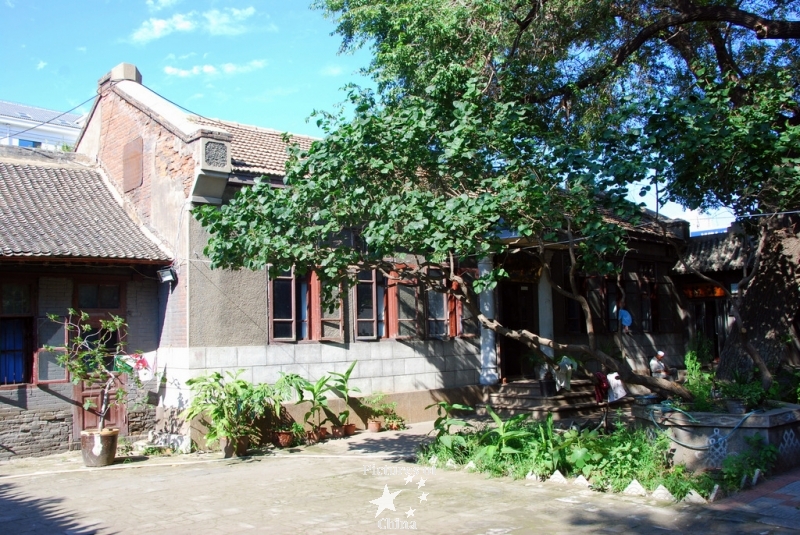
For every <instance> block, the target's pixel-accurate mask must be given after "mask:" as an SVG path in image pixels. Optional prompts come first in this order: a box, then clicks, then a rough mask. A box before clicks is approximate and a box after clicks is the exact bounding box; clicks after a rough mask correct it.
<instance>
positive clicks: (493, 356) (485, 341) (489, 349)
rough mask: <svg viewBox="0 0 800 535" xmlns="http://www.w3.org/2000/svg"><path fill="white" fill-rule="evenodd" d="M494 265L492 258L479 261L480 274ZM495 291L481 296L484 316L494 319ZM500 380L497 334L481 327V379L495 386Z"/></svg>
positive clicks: (485, 383) (485, 291) (484, 383)
mask: <svg viewBox="0 0 800 535" xmlns="http://www.w3.org/2000/svg"><path fill="white" fill-rule="evenodd" d="M493 265H494V263H493V261H492V259H491V257H486V258H481V259H480V260H479V261H478V272H479V273H480V274H481V275H484V274H486V273H488V272H490V271H491V270H492V267H493ZM494 299H495V295H494V289H492V290H484V291H483V292H481V294H480V307H481V312H482V313H483V315H484V316H486V317H487V318H489V319H494V314H495V311H494ZM499 380H500V377H499V376H498V373H497V345H496V341H495V332H494V331H493V330H491V329H487V328H486V327H484V326H483V325H481V378H480V383H481V384H482V385H495V384H497V382H498V381H499Z"/></svg>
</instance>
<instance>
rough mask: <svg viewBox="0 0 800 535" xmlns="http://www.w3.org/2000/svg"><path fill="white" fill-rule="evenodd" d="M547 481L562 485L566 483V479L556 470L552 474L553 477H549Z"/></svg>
mask: <svg viewBox="0 0 800 535" xmlns="http://www.w3.org/2000/svg"><path fill="white" fill-rule="evenodd" d="M547 481H549V482H550V483H561V484H564V483H566V482H567V478H565V477H564V476H562V475H561V472H559V471H558V470H556V471H555V472H553V475H552V476H550V478H549V479H548V480H547Z"/></svg>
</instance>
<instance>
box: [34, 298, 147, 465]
mask: <svg viewBox="0 0 800 535" xmlns="http://www.w3.org/2000/svg"><path fill="white" fill-rule="evenodd" d="M109 317H110V319H100V320H99V322H92V321H91V319H92V318H91V317H90V316H89V314H87V313H86V312H78V311H76V310H74V309H72V308H70V309H69V310H68V316H67V317H66V318H61V317H58V316H56V315H54V314H48V318H49V319H50V320H51V321H54V322H56V323H61V324H63V325H64V327H65V329H66V331H67V333H68V334H69V343H68V344H67V346H66V347H65V348H63V349H61V348H55V347H51V346H45V350H47V351H49V352H51V353H53V354H55V355H56V359H57V361H58V364H59V365H61V366H63V367H64V368H66V370H67V371H68V372H69V375H70V378H71V379H72V382H73V383H75V384H81V383H89V384H95V385H99V386H100V390H101V394H100V406H99V407H97V406H96V403H94V402H93V401H92V400H87V401H86V402H85V403H84V405H83V410H85V411H93V412H94V414H95V415H96V417H97V422H98V423H97V428H96V429H85V430H83V431H81V455H82V456H83V462H84V464H85V465H86V466H107V465H109V464H112V463H113V462H114V458H115V456H116V452H117V438H118V436H119V429H107V428H106V426H105V422H106V417H107V415H108V411H109V409H110V408H111V407H112V406H115V405H118V404H123V403H125V402H126V400H127V397H128V396H127V392H126V391H125V388H124V386H125V382H124V380H123V378H124V377H125V376H127V377H128V378H129V379H130V380H132V381H133V382H134V384H135V385H136V386H141V385H142V383H141V380H140V379H139V374H138V372H139V371H142V370H146V369H149V367H148V364H147V361H146V360H145V359H144V357H143V356H142V355H140V354H136V353H134V354H128V353H126V352H125V335H126V331H127V324H126V323H125V320H124V319H123V318H121V317H119V316H115V315H113V314H110V315H109ZM98 323H99V328H97V324H98ZM112 391H116V392H115V393H114V395H113V396H112Z"/></svg>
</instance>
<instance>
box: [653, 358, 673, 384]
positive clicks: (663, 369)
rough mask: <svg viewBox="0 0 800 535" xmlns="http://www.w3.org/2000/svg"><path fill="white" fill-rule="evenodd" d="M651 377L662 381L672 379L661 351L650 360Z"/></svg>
mask: <svg viewBox="0 0 800 535" xmlns="http://www.w3.org/2000/svg"><path fill="white" fill-rule="evenodd" d="M650 375H652V376H653V377H658V378H661V379H672V374H671V373H670V370H669V367H668V366H667V365H666V364H664V352H663V351H659V352H658V353H656V356H655V357H653V358H652V359H650Z"/></svg>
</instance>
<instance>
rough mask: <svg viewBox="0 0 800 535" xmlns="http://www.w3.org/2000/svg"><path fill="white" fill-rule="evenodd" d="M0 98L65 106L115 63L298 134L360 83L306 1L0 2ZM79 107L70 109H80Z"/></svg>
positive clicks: (218, 111)
mask: <svg viewBox="0 0 800 535" xmlns="http://www.w3.org/2000/svg"><path fill="white" fill-rule="evenodd" d="M0 2H2V3H0V44H2V47H3V50H4V54H3V57H2V60H0V80H2V82H1V83H0V99H2V100H8V101H12V102H19V103H22V104H29V105H34V106H41V107H43V108H49V109H54V110H59V111H66V110H68V109H70V108H72V107H73V106H76V105H78V104H80V103H81V102H83V101H85V100H87V99H88V98H90V97H92V95H94V94H95V91H96V89H97V80H98V79H99V78H100V77H101V76H103V75H104V74H105V73H107V72H108V71H110V70H111V68H112V67H114V66H115V65H117V64H118V63H121V62H127V63H133V64H135V65H136V66H137V67H138V68H139V71H140V72H141V73H142V78H143V80H142V81H143V83H144V85H146V86H147V87H149V88H150V89H153V90H154V91H156V92H158V93H159V94H161V95H163V96H164V97H166V98H168V99H170V100H172V101H173V102H176V103H177V104H180V105H182V106H185V107H186V108H188V109H190V110H192V111H194V112H196V113H199V114H201V115H204V116H207V117H213V118H219V119H226V120H231V121H237V122H241V123H245V124H253V125H258V126H263V127H268V128H274V129H277V130H281V131H290V132H293V133H299V134H308V135H320V131H319V130H318V129H317V127H316V125H315V124H313V122H312V123H308V122H306V118H307V117H308V116H309V115H310V114H311V112H312V111H313V110H315V109H322V110H329V111H330V110H333V108H334V106H335V104H336V103H338V102H340V101H342V100H343V99H344V93H343V92H342V91H340V88H341V87H342V86H343V85H345V84H346V83H347V82H359V83H361V84H367V83H368V82H367V80H366V79H365V78H363V77H361V76H359V75H357V74H356V73H357V71H358V69H359V68H361V67H364V66H366V65H367V63H368V61H369V56H368V53H367V52H363V51H362V52H359V53H357V54H355V55H338V50H339V44H340V39H339V38H338V37H336V36H332V35H331V32H332V31H333V29H334V24H333V22H332V21H331V20H328V19H325V18H324V17H323V16H322V13H321V12H319V11H313V10H311V9H309V7H308V6H309V4H310V0H299V1H297V0H295V1H291V0H288V1H277V0H243V1H235V0H234V1H221V0H220V1H216V0H125V1H122V0H78V1H73V2H66V1H61V0H58V1H56V0H49V1H48V0H38V1H37V0H0ZM89 107H90V104H86V105H84V106H83V107H82V108H81V109H79V110H77V111H80V112H86V111H88V110H89Z"/></svg>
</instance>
